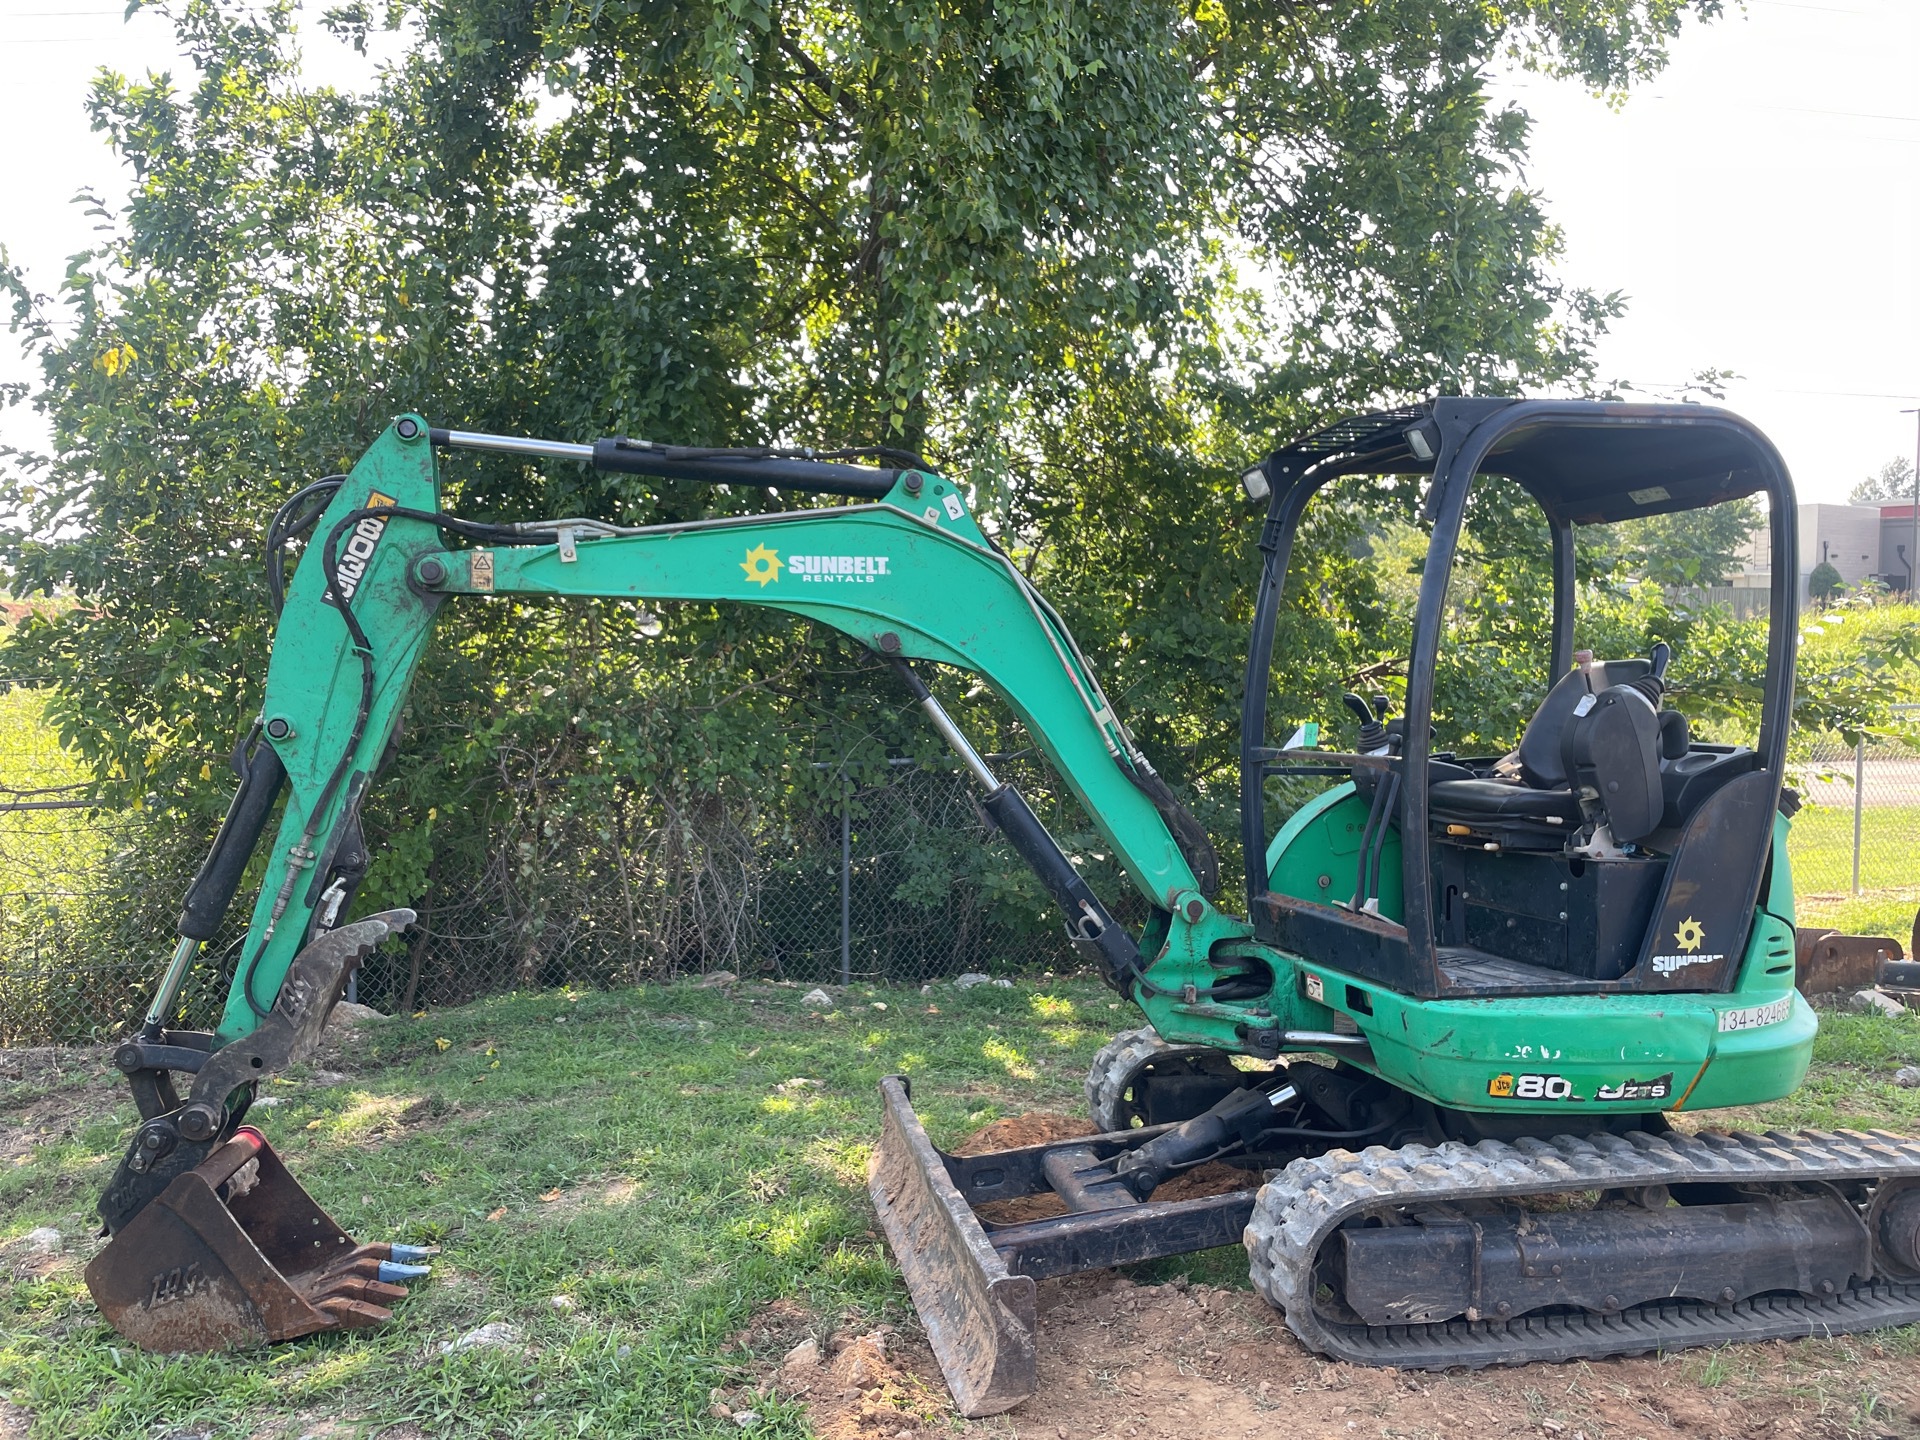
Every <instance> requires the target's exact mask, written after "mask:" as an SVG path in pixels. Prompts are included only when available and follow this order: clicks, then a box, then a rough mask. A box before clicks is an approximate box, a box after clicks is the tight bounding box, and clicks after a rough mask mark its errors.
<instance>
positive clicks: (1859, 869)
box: [1790, 705, 1920, 897]
mask: <svg viewBox="0 0 1920 1440" xmlns="http://www.w3.org/2000/svg"><path fill="white" fill-rule="evenodd" d="M1893 710H1894V717H1895V720H1896V722H1897V723H1898V728H1899V729H1900V730H1901V731H1903V732H1905V733H1903V734H1895V735H1875V736H1862V737H1861V738H1860V739H1859V741H1858V742H1857V743H1855V744H1853V745H1849V744H1847V742H1846V741H1845V740H1844V739H1843V738H1842V737H1841V736H1838V735H1821V736H1815V737H1814V738H1813V741H1812V744H1811V745H1810V746H1808V747H1807V754H1806V759H1805V760H1804V761H1803V762H1802V763H1801V764H1800V765H1799V766H1798V768H1797V771H1796V775H1795V781H1794V783H1795V785H1796V787H1797V788H1798V789H1799V791H1800V793H1801V797H1802V799H1803V800H1804V801H1805V802H1806V803H1805V807H1804V808H1803V809H1802V810H1801V812H1800V813H1799V815H1797V816H1796V817H1795V819H1794V824H1793V838H1792V841H1791V844H1790V850H1791V853H1792V856H1793V879H1794V886H1795V889H1796V891H1797V892H1798V893H1799V894H1800V895H1801V896H1803V897H1804V896H1831V895H1839V894H1848V895H1866V894H1871V893H1875V892H1880V891H1895V892H1898V891H1904V890H1912V889H1914V888H1916V887H1920V705H1896V706H1894V707H1893Z"/></svg>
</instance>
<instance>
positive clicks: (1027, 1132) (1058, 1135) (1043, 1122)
mask: <svg viewBox="0 0 1920 1440" xmlns="http://www.w3.org/2000/svg"><path fill="white" fill-rule="evenodd" d="M1093 1133H1094V1129H1093V1125H1092V1122H1090V1121H1087V1120H1083V1119H1081V1118H1079V1117H1078V1116H1074V1115H1049V1114H1046V1113H1045V1112H1044V1111H1038V1110H1036V1111H1033V1112H1031V1113H1029V1114H1026V1115H1008V1116H1005V1117H1003V1118H1002V1119H999V1120H995V1121H992V1122H990V1123H989V1124H986V1125H982V1126H981V1127H980V1128H979V1129H978V1130H976V1131H974V1132H973V1133H972V1134H971V1135H969V1136H967V1138H966V1139H964V1140H962V1141H961V1142H960V1143H959V1144H958V1145H956V1146H954V1147H953V1151H952V1153H953V1154H955V1155H985V1154H988V1153H989V1152H991V1151H994V1150H1018V1149H1021V1148H1022V1147H1024V1146H1027V1145H1051V1144H1053V1142H1054V1141H1056V1140H1076V1139H1078V1138H1079V1137H1080V1136H1082V1135H1091V1134H1093Z"/></svg>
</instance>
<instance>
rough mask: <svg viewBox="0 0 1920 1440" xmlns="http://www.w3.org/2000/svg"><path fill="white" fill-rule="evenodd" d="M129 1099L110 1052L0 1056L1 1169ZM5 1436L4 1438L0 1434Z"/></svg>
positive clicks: (43, 1049)
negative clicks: (2, 1117) (2, 1165)
mask: <svg viewBox="0 0 1920 1440" xmlns="http://www.w3.org/2000/svg"><path fill="white" fill-rule="evenodd" d="M122 1105H125V1106H126V1107H127V1108H128V1110H129V1112H131V1109H132V1106H131V1102H130V1101H129V1099H128V1095H127V1088H126V1082H125V1081H124V1080H122V1079H121V1076H120V1072H119V1071H118V1070H116V1069H114V1067H113V1058H112V1052H111V1051H110V1050H107V1049H104V1048H100V1047H97V1046H85V1047H81V1046H74V1047H65V1046H51V1045H48V1046H36V1047H33V1048H31V1049H18V1050H0V1116H4V1119H3V1120H0V1164H12V1163H14V1162H15V1161H17V1160H18V1159H20V1157H21V1156H23V1155H26V1154H27V1153H28V1152H29V1151H32V1150H35V1149H37V1148H39V1147H40V1146H42V1145H46V1144H49V1143H51V1142H53V1141H55V1140H67V1139H71V1138H73V1136H75V1135H76V1134H78V1133H79V1131H80V1128H81V1127H82V1126H84V1125H88V1124H91V1123H92V1122H93V1121H94V1120H97V1119H99V1118H100V1117H102V1116H104V1115H110V1114H112V1113H113V1112H114V1111H115V1110H116V1109H119V1108H120V1107H121V1106H122ZM0 1433H4V1432H0Z"/></svg>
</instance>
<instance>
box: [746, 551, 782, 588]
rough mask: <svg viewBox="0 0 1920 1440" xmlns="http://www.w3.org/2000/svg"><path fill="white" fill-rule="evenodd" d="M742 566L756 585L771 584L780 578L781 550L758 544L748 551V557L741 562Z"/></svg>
mask: <svg viewBox="0 0 1920 1440" xmlns="http://www.w3.org/2000/svg"><path fill="white" fill-rule="evenodd" d="M740 568H741V569H742V570H744V571H746V572H747V579H749V580H751V581H753V582H754V583H755V584H756V585H763V586H764V585H771V584H772V583H773V582H774V581H776V580H778V579H779V578H780V552H779V551H778V550H769V549H768V548H767V547H766V546H764V545H756V546H754V547H753V549H751V550H749V551H747V558H746V559H744V560H742V561H741V562H740Z"/></svg>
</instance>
